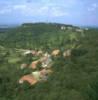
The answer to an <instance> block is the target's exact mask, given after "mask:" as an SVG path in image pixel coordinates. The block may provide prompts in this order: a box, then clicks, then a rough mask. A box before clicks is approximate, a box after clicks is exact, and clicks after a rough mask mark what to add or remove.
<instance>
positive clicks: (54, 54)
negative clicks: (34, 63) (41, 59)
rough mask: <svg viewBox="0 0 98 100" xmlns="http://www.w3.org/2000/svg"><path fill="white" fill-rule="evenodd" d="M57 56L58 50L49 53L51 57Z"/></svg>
mask: <svg viewBox="0 0 98 100" xmlns="http://www.w3.org/2000/svg"><path fill="white" fill-rule="evenodd" d="M59 54H60V50H59V49H56V50H53V51H52V53H51V55H52V56H58V55H59Z"/></svg>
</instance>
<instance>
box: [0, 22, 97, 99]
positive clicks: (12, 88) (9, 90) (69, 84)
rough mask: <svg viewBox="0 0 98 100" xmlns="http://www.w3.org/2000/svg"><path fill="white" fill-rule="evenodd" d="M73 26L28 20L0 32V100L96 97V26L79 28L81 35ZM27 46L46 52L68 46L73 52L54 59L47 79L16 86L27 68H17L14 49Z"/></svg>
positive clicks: (19, 56)
mask: <svg viewBox="0 0 98 100" xmlns="http://www.w3.org/2000/svg"><path fill="white" fill-rule="evenodd" d="M62 26H63V27H66V28H63V29H62V28H61V27H62ZM69 27H70V28H69ZM76 29H80V28H78V27H74V26H69V25H61V24H51V23H48V24H46V23H37V24H36V23H35V24H32V23H29V25H28V24H23V25H21V26H19V27H16V28H13V29H11V30H9V31H7V32H5V33H4V34H3V32H2V38H0V100H33V99H34V100H98V95H97V92H98V61H97V60H98V34H97V33H98V29H89V30H83V33H84V34H82V33H81V32H79V31H78V32H77V31H76ZM74 45H75V47H74V48H73V46H74ZM77 46H79V47H78V48H76V47H77ZM28 48H31V49H35V48H36V49H42V50H44V51H49V52H50V51H51V50H53V49H55V48H58V49H60V50H62V51H63V50H65V49H72V50H73V52H72V56H71V57H69V58H67V59H64V58H63V57H62V56H59V57H57V58H56V59H55V63H54V65H53V71H54V73H53V74H52V75H51V76H50V78H49V80H48V81H47V82H45V83H40V84H39V83H38V84H36V85H35V86H29V84H27V83H25V84H23V85H20V84H18V80H19V78H20V77H21V76H22V75H24V74H27V73H29V72H31V70H27V69H25V70H20V64H21V63H22V59H23V57H22V55H21V52H17V49H28Z"/></svg>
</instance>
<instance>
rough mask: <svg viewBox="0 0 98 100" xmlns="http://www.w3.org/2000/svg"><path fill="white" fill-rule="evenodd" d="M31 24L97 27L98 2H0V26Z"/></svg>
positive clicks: (79, 0) (42, 0)
mask: <svg viewBox="0 0 98 100" xmlns="http://www.w3.org/2000/svg"><path fill="white" fill-rule="evenodd" d="M31 22H55V23H64V24H72V25H81V26H85V25H87V26H98V0H0V24H22V23H31Z"/></svg>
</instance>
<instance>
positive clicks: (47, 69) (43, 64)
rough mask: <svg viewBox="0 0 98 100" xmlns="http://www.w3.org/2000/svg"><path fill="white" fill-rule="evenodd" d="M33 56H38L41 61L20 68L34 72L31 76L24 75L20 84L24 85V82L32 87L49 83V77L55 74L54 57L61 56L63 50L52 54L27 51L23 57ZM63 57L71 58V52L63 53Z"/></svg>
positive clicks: (57, 50)
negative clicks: (53, 68)
mask: <svg viewBox="0 0 98 100" xmlns="http://www.w3.org/2000/svg"><path fill="white" fill-rule="evenodd" d="M28 54H31V55H32V57H35V56H38V57H39V59H37V60H35V61H32V62H31V63H30V64H29V65H28V64H26V63H23V64H21V66H20V68H21V69H24V68H31V69H32V70H36V71H33V72H32V73H30V74H27V75H24V76H22V77H21V78H20V79H19V83H20V84H23V83H24V82H28V83H29V84H30V85H34V84H36V83H38V82H44V81H47V79H48V77H49V75H50V74H51V73H53V70H52V67H53V63H54V61H53V59H52V58H53V57H54V58H56V57H57V56H60V55H61V50H59V49H55V50H53V51H52V52H51V53H50V54H49V53H48V52H43V51H41V50H39V51H36V50H26V51H25V52H23V55H28ZM62 56H63V57H64V58H66V57H69V56H71V50H66V51H64V52H63V54H62ZM38 65H40V70H38V69H37V67H38Z"/></svg>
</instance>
